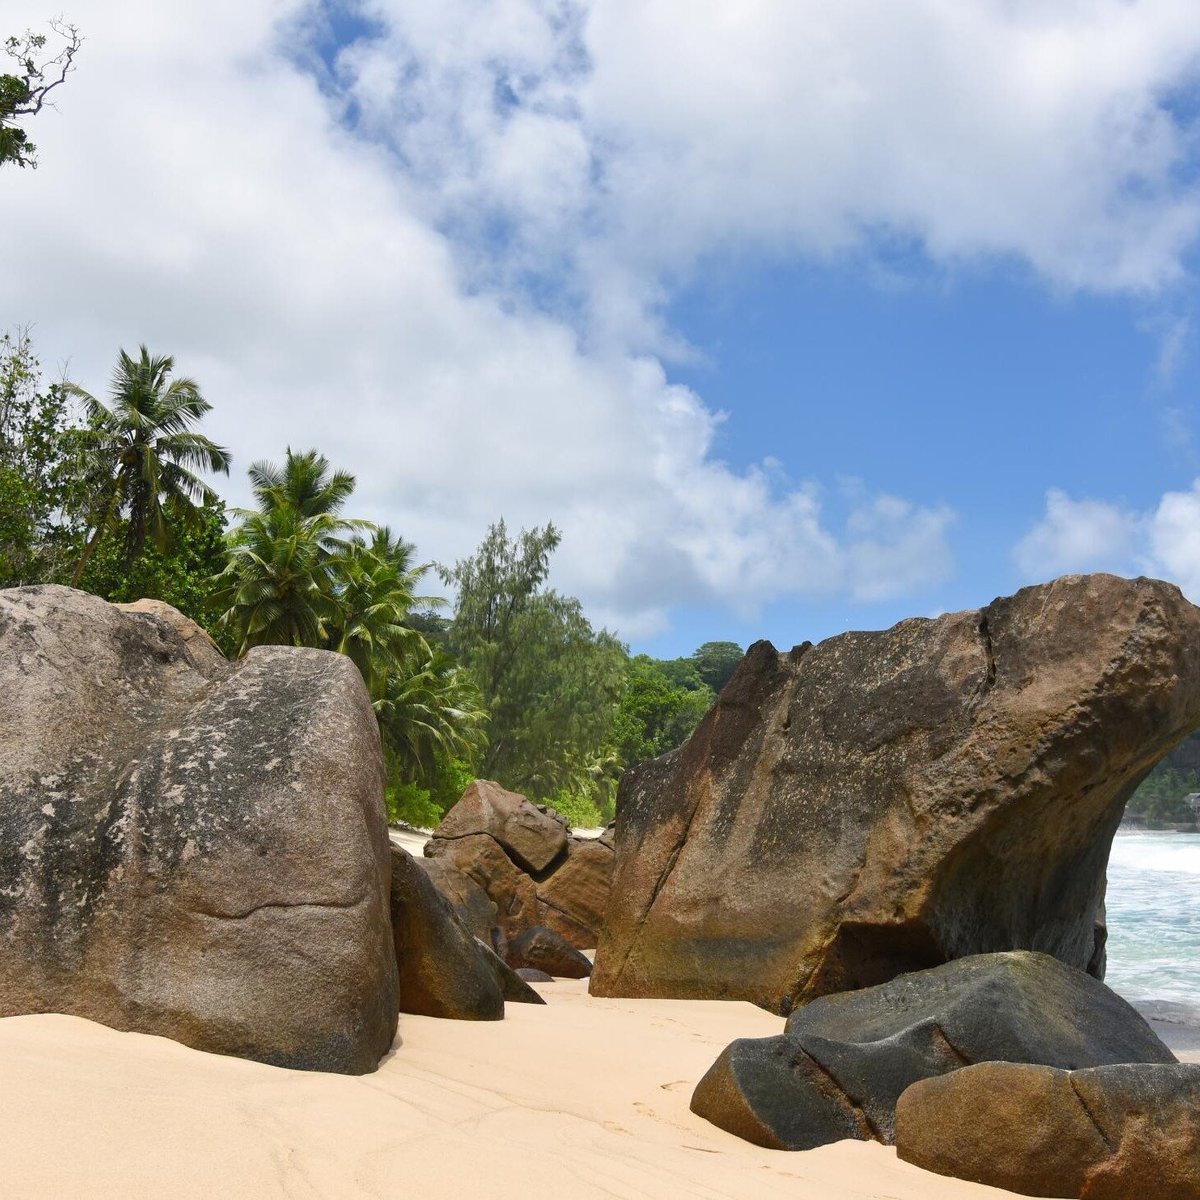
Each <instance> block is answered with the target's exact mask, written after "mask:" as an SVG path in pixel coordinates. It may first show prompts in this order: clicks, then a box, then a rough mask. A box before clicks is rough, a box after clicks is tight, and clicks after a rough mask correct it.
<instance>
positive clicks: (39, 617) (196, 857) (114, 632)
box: [0, 587, 397, 1073]
mask: <svg viewBox="0 0 1200 1200" xmlns="http://www.w3.org/2000/svg"><path fill="white" fill-rule="evenodd" d="M135 608H136V609H137V611H121V610H120V609H118V608H116V607H115V606H113V605H110V604H106V603H105V602H104V601H102V600H98V599H96V598H95V597H93V596H89V595H86V594H84V593H82V592H75V591H71V590H69V589H67V588H60V587H36V588H18V589H14V590H10V591H5V592H0V880H3V885H2V886H0V1016H11V1015H16V1014H20V1013H37V1012H61V1013H69V1014H72V1015H75V1016H80V1017H86V1018H88V1019H90V1020H93V1021H99V1022H101V1023H103V1024H105V1025H109V1026H112V1027H113V1028H116V1029H130V1030H137V1031H140V1032H143V1033H150V1034H158V1035H160V1036H163V1037H169V1038H174V1039H175V1040H176V1041H180V1042H184V1043H186V1044H187V1045H190V1046H195V1047H197V1048H198V1049H201V1050H208V1051H212V1052H214V1053H219V1054H235V1055H240V1056H242V1057H244V1058H253V1059H258V1060H260V1061H263V1062H268V1063H275V1064H278V1065H280V1066H286V1067H296V1068H306V1069H312V1070H323V1071H342V1072H348V1073H361V1072H365V1071H371V1070H373V1069H374V1068H375V1066H376V1065H377V1063H378V1061H379V1059H380V1058H381V1057H382V1056H383V1055H384V1054H385V1053H386V1052H387V1050H388V1048H389V1047H390V1046H391V1043H392V1037H393V1035H394V1033H395V1028H396V1011H397V1005H396V960H395V954H394V952H393V948H392V930H391V920H390V916H389V904H388V886H389V874H390V861H389V853H388V838H387V826H386V824H385V821H384V814H383V761H382V756H381V753H380V746H379V733H378V727H377V724H376V721H375V717H374V714H373V712H372V711H371V705H370V701H369V700H368V697H367V693H366V689H365V688H364V687H363V684H362V679H361V677H360V675H359V673H358V671H357V669H356V668H355V666H354V664H353V663H351V662H350V660H349V659H347V658H345V657H343V656H341V655H336V654H330V653H327V652H325V651H319V650H296V649H290V648H285V647H262V648H259V649H255V650H252V651H251V652H250V653H249V654H248V655H247V656H246V658H245V659H244V660H242V661H241V662H239V663H236V664H235V663H230V662H227V661H225V659H224V658H222V657H221V655H220V654H219V653H217V652H216V648H215V647H214V646H213V644H212V642H211V641H210V640H209V639H208V638H207V637H206V636H205V635H204V634H203V632H202V631H200V630H199V629H196V628H195V627H194V626H192V625H191V623H190V622H188V621H187V620H186V618H184V617H182V616H181V615H180V614H179V613H176V612H174V611H173V610H168V611H167V612H166V613H164V612H163V610H162V608H159V607H156V606H135Z"/></svg>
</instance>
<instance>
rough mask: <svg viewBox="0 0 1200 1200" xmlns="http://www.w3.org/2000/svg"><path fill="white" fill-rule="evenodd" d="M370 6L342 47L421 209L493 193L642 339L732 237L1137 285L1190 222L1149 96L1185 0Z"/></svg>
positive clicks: (537, 251) (1162, 75) (1176, 166)
mask: <svg viewBox="0 0 1200 1200" xmlns="http://www.w3.org/2000/svg"><path fill="white" fill-rule="evenodd" d="M369 9H370V11H371V13H372V14H373V15H374V16H375V17H377V19H378V20H379V22H380V24H381V26H382V27H383V29H384V30H385V34H384V36H382V37H380V38H377V39H375V40H373V41H370V42H364V43H362V44H360V45H359V46H357V47H355V48H354V49H353V50H352V51H351V52H348V53H347V54H346V55H345V56H344V58H343V61H342V64H341V66H342V77H343V79H344V81H345V84H346V86H347V88H348V89H349V90H350V91H351V92H352V93H353V95H354V96H355V97H356V98H357V100H358V101H359V102H360V103H361V104H362V106H363V109H364V112H365V113H366V121H367V124H368V126H369V127H370V129H371V130H372V131H373V132H374V134H375V135H376V136H378V137H380V138H381V139H382V140H383V141H384V142H385V143H387V144H389V145H392V146H394V147H395V148H396V149H397V150H398V151H399V152H400V153H401V154H403V156H404V159H405V162H406V163H407V164H409V166H410V168H411V170H412V171H413V174H414V178H416V179H417V180H419V181H422V182H424V183H425V185H426V186H427V198H428V203H429V206H430V211H432V212H435V213H436V214H438V216H439V217H440V218H442V219H445V220H449V221H459V220H462V219H463V216H464V213H466V214H469V215H470V216H471V217H473V218H475V219H476V221H478V220H479V218H480V216H481V214H485V213H487V214H491V215H493V216H502V217H503V218H504V219H505V220H506V221H507V222H509V223H510V224H511V229H510V235H511V243H510V251H511V254H512V258H511V259H509V260H508V265H510V266H517V265H518V264H519V266H520V268H521V269H528V267H529V265H530V263H531V262H532V263H539V262H540V263H541V265H543V266H544V267H546V268H548V269H549V268H556V269H566V270H567V271H568V273H569V274H570V276H571V278H572V280H573V282H574V283H575V284H576V285H577V286H578V288H579V289H580V291H581V293H582V295H583V299H584V301H585V302H586V303H587V304H589V305H590V313H591V317H592V322H593V329H592V332H593V333H595V332H596V331H597V330H600V331H604V332H607V333H609V334H610V335H611V336H614V337H616V338H618V339H622V340H626V341H628V340H633V339H636V338H638V337H645V336H646V335H647V334H648V333H651V332H653V331H654V326H653V319H652V318H653V309H654V307H655V305H656V304H657V303H658V302H659V301H660V299H661V295H662V293H661V291H659V290H658V286H657V285H659V284H661V282H662V280H664V279H668V280H669V279H671V278H674V277H678V276H679V275H681V274H683V275H686V274H687V273H688V272H690V271H693V270H695V269H696V268H697V265H698V264H699V263H700V262H702V261H703V259H704V257H705V256H706V255H711V254H720V253H723V252H726V251H733V252H736V253H743V254H744V253H747V252H749V253H751V254H764V255H778V254H787V255H792V254H797V253H802V254H811V255H818V256H828V255H831V254H836V253H838V252H842V251H847V250H859V249H862V248H864V247H865V248H867V249H869V248H870V246H871V244H872V243H873V241H874V240H875V239H877V238H879V237H882V238H884V239H885V240H892V241H896V240H899V241H901V242H908V241H911V242H912V243H914V244H915V245H917V246H918V247H919V248H921V249H923V250H924V251H925V253H926V254H928V255H929V256H931V257H932V258H933V259H935V260H936V261H939V262H943V263H948V264H957V263H960V262H963V261H965V260H971V259H975V258H978V257H980V256H984V257H990V258H994V259H1013V260H1017V261H1019V262H1022V263H1024V264H1026V265H1028V266H1029V267H1031V268H1032V269H1033V270H1034V271H1036V272H1038V273H1039V274H1041V275H1042V276H1043V277H1044V278H1046V279H1047V280H1049V281H1050V282H1051V283H1052V284H1053V285H1055V286H1057V287H1063V288H1087V289H1095V290H1098V291H1121V290H1133V291H1144V290H1153V289H1155V288H1158V287H1161V286H1162V285H1164V284H1167V283H1169V282H1171V281H1172V280H1174V279H1176V278H1178V277H1179V275H1180V273H1181V261H1180V260H1181V255H1182V253H1183V251H1184V250H1185V249H1186V247H1187V246H1189V245H1190V244H1191V242H1192V241H1193V240H1194V238H1195V236H1196V233H1197V230H1198V228H1200V200H1198V198H1197V196H1196V194H1195V192H1194V190H1193V189H1192V188H1191V187H1190V186H1188V184H1187V181H1186V170H1187V168H1188V167H1189V166H1192V165H1194V155H1195V147H1194V141H1193V136H1192V131H1191V129H1190V128H1189V127H1188V126H1187V125H1186V124H1185V123H1184V122H1183V121H1182V120H1181V119H1180V118H1179V117H1177V116H1176V115H1175V114H1174V112H1173V110H1172V108H1171V106H1170V103H1169V101H1170V99H1171V97H1172V95H1173V92H1174V91H1176V90H1178V89H1183V88H1187V87H1190V86H1192V85H1194V82H1195V77H1196V73H1197V66H1198V55H1200V22H1197V21H1196V19H1195V16H1196V14H1195V6H1194V3H1193V0H1092V2H1090V3H1086V4H1083V3H1078V2H1077V0H1045V2H1039V3H1032V2H1028V0H1016V2H1014V0H969V2H968V0H905V2H903V3H896V0H842V2H841V3H839V4H836V5H834V4H828V3H826V2H824V0H749V2H744V3H740V4H736V5H732V4H729V5H704V6H697V5H696V4H694V3H692V2H691V0H503V2H495V3H490V4H480V3H478V0H443V3H441V4H439V5H437V6H436V8H433V7H431V6H430V5H429V4H428V3H427V0H370V3H369ZM450 45H452V46H453V49H452V51H448V49H447V48H448V46H450ZM383 64H387V66H384V65H383ZM402 78H403V79H404V80H405V82H404V84H403V85H401V84H400V83H399V82H398V81H399V80H400V79H402ZM593 181H597V182H596V183H595V184H593ZM489 251H494V243H489ZM487 262H488V265H489V267H494V265H495V261H494V257H493V255H492V254H491V253H489V254H488V256H487ZM476 265H478V264H477V263H476ZM647 310H650V311H647Z"/></svg>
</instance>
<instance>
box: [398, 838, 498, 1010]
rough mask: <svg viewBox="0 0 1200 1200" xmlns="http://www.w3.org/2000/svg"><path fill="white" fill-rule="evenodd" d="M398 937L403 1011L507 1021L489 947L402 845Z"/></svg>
mask: <svg viewBox="0 0 1200 1200" xmlns="http://www.w3.org/2000/svg"><path fill="white" fill-rule="evenodd" d="M392 933H393V938H394V944H395V947H396V964H397V967H398V969H399V977H400V984H399V1001H400V1011H401V1012H406V1013H419V1014H420V1015H422V1016H426V1017H445V1018H447V1019H450V1020H456V1021H499V1020H502V1019H503V1017H504V993H503V991H502V990H501V987H500V982H499V979H498V978H497V972H496V970H495V969H494V968H493V966H492V964H491V963H490V962H489V960H488V958H487V957H486V953H485V947H484V946H483V945H482V944H481V943H480V942H478V941H477V940H476V939H475V937H474V935H473V934H472V933H471V931H470V930H469V929H468V928H467V927H466V925H465V924H464V923H463V922H462V920H460V918H459V917H458V915H457V914H456V913H455V911H454V909H453V908H452V907H451V906H450V904H449V902H448V901H447V900H446V899H445V898H444V897H443V896H441V895H440V894H439V893H438V891H437V889H436V888H435V887H434V886H433V883H432V882H431V881H430V878H429V876H428V875H426V874H425V872H424V871H423V870H422V869H421V868H420V867H419V866H418V865H417V863H416V862H415V861H414V860H413V858H412V857H411V856H410V855H409V853H408V851H407V850H404V849H403V848H401V847H400V846H393V847H392Z"/></svg>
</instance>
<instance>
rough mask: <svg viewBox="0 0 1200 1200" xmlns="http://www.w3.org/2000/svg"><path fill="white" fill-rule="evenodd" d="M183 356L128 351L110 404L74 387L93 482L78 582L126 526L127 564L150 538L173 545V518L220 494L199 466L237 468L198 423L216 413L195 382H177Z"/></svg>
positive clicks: (193, 515) (194, 512) (187, 516)
mask: <svg viewBox="0 0 1200 1200" xmlns="http://www.w3.org/2000/svg"><path fill="white" fill-rule="evenodd" d="M174 369H175V360H174V359H173V358H172V357H170V356H169V355H151V354H150V352H149V351H148V350H147V349H146V347H145V346H142V347H141V348H140V353H139V356H138V358H136V359H134V358H131V357H130V356H129V355H128V354H127V353H126V352H125V351H124V350H122V351H121V352H120V355H119V356H118V358H117V366H116V370H115V371H114V372H113V378H112V384H111V388H110V393H109V403H108V404H104V403H102V402H101V401H100V400H97V399H96V398H95V397H94V396H92V395H91V394H90V393H88V392H85V391H84V390H83V389H82V388H81V387H78V386H77V385H75V384H68V385H67V392H68V393H69V394H70V395H72V396H74V397H75V398H76V399H77V400H79V401H80V402H81V403H82V405H83V408H84V414H85V416H86V418H87V429H86V430H85V434H84V445H85V461H86V471H85V486H86V489H87V492H88V496H89V500H88V505H87V527H88V529H89V530H90V535H89V537H88V539H87V544H86V545H85V546H84V549H83V553H82V554H81V555H80V557H79V561H78V563H77V564H76V567H75V573H74V575H73V576H72V579H71V586H72V587H78V586H79V582H80V580H81V579H82V577H83V573H84V571H85V570H86V569H87V565H88V562H89V561H90V560H91V558H92V555H93V554H95V552H96V549H97V547H98V546H99V545H100V543H101V541H102V539H103V538H104V537H105V535H107V534H109V533H111V532H113V531H114V530H116V529H118V528H119V527H120V526H121V524H122V522H123V523H124V537H125V546H124V552H123V562H124V564H125V566H126V567H132V565H133V562H134V561H135V560H136V559H137V557H138V555H139V554H141V552H142V549H143V548H144V546H145V545H146V541H147V539H150V540H151V541H152V542H153V543H154V545H155V546H156V547H157V548H158V549H159V550H165V549H167V547H168V546H169V545H170V543H171V537H172V530H171V518H175V519H177V520H183V521H192V520H195V519H198V517H199V511H200V509H201V507H202V506H203V505H205V504H212V503H214V502H215V501H216V500H217V498H218V497H217V494H216V492H215V491H213V489H212V488H211V487H209V485H208V484H207V483H205V482H204V480H203V479H201V478H200V476H199V475H197V474H196V473H195V472H196V470H202V471H209V472H220V473H222V474H226V475H227V474H228V473H229V463H230V455H229V452H228V451H227V450H225V449H223V448H222V447H220V446H218V445H216V443H215V442H212V441H210V440H209V439H208V438H206V437H204V436H203V434H199V433H196V432H195V430H194V429H193V426H194V425H196V424H197V423H198V422H199V421H200V420H201V418H202V417H204V415H205V414H206V413H208V412H210V411H211V409H212V405H211V404H209V403H208V401H207V400H205V399H204V397H203V396H202V395H201V394H200V388H199V386H198V385H197V384H196V382H195V380H193V379H188V378H184V377H180V378H175V379H171V378H170V376H171V373H172V371H173V370H174Z"/></svg>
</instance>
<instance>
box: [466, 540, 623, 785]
mask: <svg viewBox="0 0 1200 1200" xmlns="http://www.w3.org/2000/svg"><path fill="white" fill-rule="evenodd" d="M558 541H559V534H558V531H557V530H556V529H555V528H554V526H553V525H547V526H546V527H545V528H544V529H534V530H523V531H522V532H521V534H520V535H519V536H518V537H516V538H514V539H510V538H509V537H508V531H507V529H506V527H505V524H504V522H503V521H500V522H499V523H498V524H496V525H493V526H492V527H491V528H490V529H489V530H488V534H487V537H486V538H485V539H484V541H483V543H482V544H481V545H480V547H479V549H478V550H477V551H476V553H475V554H474V555H473V556H472V557H471V558H468V559H465V560H463V561H461V562H459V563H457V564H456V565H455V566H454V568H453V569H449V570H445V569H444V570H443V577H444V578H445V579H446V581H447V582H448V583H450V584H452V585H453V586H454V587H455V590H456V592H457V597H458V599H457V606H456V609H455V614H454V620H453V622H452V624H451V626H450V630H449V644H450V647H451V650H452V651H453V652H454V653H455V654H456V655H457V656H458V658H459V660H460V661H461V662H462V663H463V664H464V666H466V667H467V668H468V669H469V670H470V672H471V674H472V675H473V676H474V677H475V679H476V681H477V682H478V684H479V686H480V689H481V691H482V692H483V695H484V697H485V700H486V703H487V708H488V712H489V715H490V718H491V720H490V729H489V745H488V750H487V753H486V755H485V756H484V758H483V760H482V763H481V769H482V773H483V774H484V775H486V776H487V777H488V778H491V779H496V780H497V781H498V782H500V783H502V784H504V786H506V787H510V788H513V789H514V790H516V791H521V792H524V793H526V794H527V795H529V796H532V797H534V798H537V799H549V798H551V797H554V796H556V795H560V794H564V793H570V794H573V795H580V796H585V797H588V798H590V799H592V801H593V803H598V802H603V801H604V800H605V797H607V796H608V794H609V793H610V792H611V786H610V780H609V779H608V778H607V776H606V773H605V769H604V767H603V763H604V761H605V760H606V759H608V758H610V757H611V754H610V749H609V746H608V739H609V735H610V733H611V729H612V721H613V717H614V715H615V712H616V707H617V704H618V701H619V699H620V695H621V691H622V689H623V686H624V664H625V659H626V652H625V648H624V646H622V645H621V643H620V642H619V641H617V639H616V638H614V637H613V636H612V635H611V634H610V633H608V632H607V631H605V630H600V631H599V632H597V631H595V630H593V629H592V626H591V624H590V623H589V622H588V620H587V618H586V617H585V616H584V615H583V610H582V608H581V606H580V604H579V601H578V600H576V599H574V598H573V597H570V596H561V595H559V594H558V593H557V592H554V591H550V590H546V589H544V587H543V584H544V583H545V580H546V576H547V573H548V570H549V559H550V554H551V553H552V552H553V550H554V548H555V547H556V546H557V545H558Z"/></svg>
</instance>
